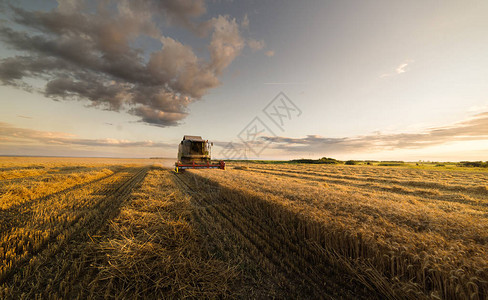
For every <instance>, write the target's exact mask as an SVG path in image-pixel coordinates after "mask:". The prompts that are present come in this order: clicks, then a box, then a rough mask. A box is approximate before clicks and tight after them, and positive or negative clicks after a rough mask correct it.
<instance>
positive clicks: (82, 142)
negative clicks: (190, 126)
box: [0, 122, 174, 148]
mask: <svg viewBox="0 0 488 300" xmlns="http://www.w3.org/2000/svg"><path fill="white" fill-rule="evenodd" d="M0 137H1V140H0V141H2V144H9V143H13V144H17V143H18V144H22V145H28V144H41V145H62V146H70V145H74V146H91V147H158V148H160V147H174V145H173V144H167V143H161V142H153V141H150V140H149V141H129V140H118V139H111V138H107V139H80V138H77V137H76V136H74V135H72V134H68V133H64V132H49V131H39V130H33V129H26V128H17V127H13V126H11V125H9V124H7V123H3V122H0Z"/></svg>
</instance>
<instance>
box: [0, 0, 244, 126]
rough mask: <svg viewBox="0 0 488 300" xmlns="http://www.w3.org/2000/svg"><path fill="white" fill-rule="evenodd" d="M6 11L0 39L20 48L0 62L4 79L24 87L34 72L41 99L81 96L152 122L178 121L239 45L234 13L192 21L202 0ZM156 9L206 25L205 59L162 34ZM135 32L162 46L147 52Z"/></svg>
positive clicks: (187, 22) (69, 3)
mask: <svg viewBox="0 0 488 300" xmlns="http://www.w3.org/2000/svg"><path fill="white" fill-rule="evenodd" d="M114 7H115V8H114ZM10 12H11V20H10V23H11V24H10V26H7V25H3V26H1V27H0V39H1V40H2V41H3V42H4V43H5V44H6V45H8V46H9V47H11V48H13V49H15V50H17V51H20V52H21V53H23V54H22V55H19V56H14V57H8V58H4V59H2V60H0V81H1V82H2V83H3V84H5V85H12V86H17V87H20V88H25V89H28V88H29V86H28V85H27V83H26V79H28V78H40V79H43V80H45V81H46V85H45V87H44V89H43V90H42V92H43V93H44V94H45V95H46V96H47V97H51V98H54V99H78V100H85V101H88V102H89V103H90V105H94V106H100V107H102V108H104V109H110V110H115V111H127V112H129V113H131V114H133V115H136V116H138V117H140V120H141V121H142V122H146V123H150V124H153V125H158V126H174V125H177V124H179V121H181V120H182V119H183V118H184V117H185V116H186V115H187V112H186V109H187V107H188V105H189V104H190V103H192V102H193V101H196V100H198V99H200V98H201V97H202V96H203V95H205V94H206V93H207V92H208V90H209V89H212V88H214V87H216V86H218V85H219V79H218V76H219V75H221V74H222V72H223V70H224V69H225V68H226V67H227V66H228V65H229V64H230V63H231V62H232V61H233V60H234V59H235V58H236V57H237V56H238V55H239V53H240V51H241V50H242V48H243V46H244V42H243V38H242V37H241V35H240V32H239V26H238V24H237V23H236V21H235V20H234V19H231V18H229V17H227V16H218V17H216V18H212V19H209V20H206V21H198V22H200V23H198V22H197V21H194V18H196V17H200V16H202V15H203V14H204V13H205V12H206V8H205V4H204V2H203V1H200V0H198V1H196V0H184V1H176V0H174V1H173V0H171V1H169V0H167V1H150V0H145V1H128V0H127V1H102V2H101V4H99V5H98V7H97V9H96V11H95V12H89V11H84V10H83V3H82V2H80V1H60V4H59V6H58V7H57V8H56V9H53V10H51V11H29V10H25V9H22V8H19V7H14V6H12V7H10ZM161 12H163V13H164V15H165V16H166V17H167V19H168V20H169V21H170V22H171V23H175V24H179V25H183V26H185V27H188V28H190V27H192V26H193V27H195V26H196V27H198V28H203V27H208V28H211V29H212V31H213V33H212V35H211V36H210V38H209V45H208V50H209V53H210V60H209V61H205V60H202V59H200V58H199V57H197V56H196V55H195V53H194V52H193V50H192V49H191V47H189V46H187V45H183V44H182V43H180V42H178V41H177V40H175V39H172V38H170V37H166V36H163V35H162V34H161V33H160V31H159V29H158V27H157V26H156V23H155V22H154V21H153V20H154V15H155V14H157V13H161ZM202 24H203V25H202ZM19 25H21V26H19ZM200 25H201V26H200ZM202 26H203V27H202ZM13 28H15V29H13ZM20 28H26V29H25V30H22V29H20ZM140 36H147V37H150V38H153V39H156V40H159V41H160V42H161V43H162V47H161V49H159V50H157V51H154V52H152V53H149V54H148V58H146V56H145V55H144V53H143V51H142V50H141V49H137V48H135V47H134V46H133V44H134V41H135V40H136V38H138V37H140Z"/></svg>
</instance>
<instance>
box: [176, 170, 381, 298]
mask: <svg viewBox="0 0 488 300" xmlns="http://www.w3.org/2000/svg"><path fill="white" fill-rule="evenodd" d="M174 178H175V181H176V182H177V183H178V184H179V185H180V187H181V188H182V190H184V191H185V192H187V193H188V194H190V195H191V196H192V201H193V204H194V207H195V210H194V213H193V216H194V219H195V221H196V222H197V223H198V224H199V225H200V226H199V227H200V228H201V230H202V231H204V232H205V233H206V235H207V236H208V237H209V239H210V240H211V241H210V242H211V243H213V244H214V245H215V247H216V250H215V251H216V252H217V253H219V254H220V255H221V256H223V257H224V258H225V259H227V260H232V259H233V258H236V257H243V256H244V257H245V258H244V259H242V261H245V263H243V264H246V265H247V267H248V268H252V269H253V270H252V271H253V272H254V274H253V275H252V276H254V277H257V278H266V280H269V283H266V282H264V283H263V282H261V284H269V285H271V286H268V287H267V288H268V292H269V293H270V294H267V295H254V296H278V297H292V298H296V297H312V298H316V299H319V298H324V299H337V298H355V299H367V298H374V297H375V295H374V293H373V294H371V292H370V293H369V296H366V295H368V292H367V290H366V289H365V287H363V286H361V284H360V283H359V282H357V281H355V280H354V279H353V278H352V277H351V276H348V275H347V274H341V273H340V272H339V271H338V270H336V268H335V267H334V266H332V265H330V264H328V262H327V260H326V259H325V256H324V259H320V257H321V256H322V255H321V254H320V253H319V252H320V251H321V250H320V247H317V245H315V244H314V243H312V242H309V241H307V240H304V239H300V238H298V239H295V240H293V239H288V237H289V234H287V233H288V232H287V230H288V228H286V227H287V226H286V225H285V226H284V224H280V223H278V222H274V220H273V218H272V217H271V216H269V217H264V218H263V216H262V215H263V214H262V212H261V211H256V210H258V209H259V204H258V205H256V203H255V202H262V201H266V200H264V199H256V198H254V199H249V196H248V195H243V194H240V193H239V192H236V191H232V190H228V189H226V188H224V187H221V186H219V185H218V183H216V182H213V181H210V180H206V179H205V178H202V177H200V176H198V175H195V174H191V173H189V172H188V173H185V174H175V176H174ZM229 195H232V196H231V197H229ZM246 199H249V200H250V201H246ZM253 202H254V203H253ZM317 258H319V259H317ZM250 265H252V266H250ZM246 275H248V276H251V275H249V274H243V276H246ZM254 279H256V278H254ZM251 280H252V279H251ZM261 288H262V287H261ZM376 296H377V295H376Z"/></svg>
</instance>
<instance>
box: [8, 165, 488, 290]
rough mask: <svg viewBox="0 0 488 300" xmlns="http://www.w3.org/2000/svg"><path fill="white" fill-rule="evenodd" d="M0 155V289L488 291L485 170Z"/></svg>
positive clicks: (487, 201)
mask: <svg viewBox="0 0 488 300" xmlns="http://www.w3.org/2000/svg"><path fill="white" fill-rule="evenodd" d="M171 163H172V160H158V159H151V160H150V159H147V160H136V159H134V160H130V159H101V158H97V159H79V158H21V157H15V158H5V157H4V158H0V248H1V249H2V251H0V298H2V299H4V298H7V299H18V298H26V299H33V298H36V297H41V298H76V297H80V298H88V297H95V298H128V297H130V298H132V297H143V298H182V297H190V298H222V297H224V298H225V297H230V298H269V297H275V298H315V299H316V298H326V299H337V298H345V299H385V298H389V299H429V298H431V299H486V298H487V297H488V173H487V172H483V171H477V170H473V169H469V168H466V169H465V168H459V167H456V169H454V170H449V169H447V168H446V167H443V166H441V167H428V168H420V167H417V166H400V167H396V166H367V165H352V166H346V165H310V164H262V163H247V162H239V163H236V162H234V163H228V164H227V170H225V171H222V170H192V171H187V172H184V173H181V174H174V173H173V172H172V171H171V169H170V166H171Z"/></svg>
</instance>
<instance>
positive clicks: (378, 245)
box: [194, 165, 488, 299]
mask: <svg viewBox="0 0 488 300" xmlns="http://www.w3.org/2000/svg"><path fill="white" fill-rule="evenodd" d="M287 167H288V168H289V170H285V171H279V168H278V167H276V166H270V168H269V169H270V170H266V169H267V168H266V167H265V166H263V165H246V166H245V167H242V166H241V167H238V168H239V169H243V170H229V171H228V172H226V174H225V176H222V175H223V174H222V173H217V172H203V171H198V172H194V173H195V174H198V176H201V177H202V178H203V179H202V180H212V181H215V182H216V183H218V185H220V186H223V187H226V188H228V189H230V190H233V191H235V193H237V192H245V193H247V194H251V195H254V197H259V198H260V199H262V200H263V201H267V202H269V203H274V205H276V206H277V207H278V208H275V210H274V212H277V211H279V210H280V209H281V210H285V211H288V212H293V213H295V215H298V216H300V218H301V219H302V221H303V222H304V224H301V225H300V226H303V227H304V228H305V229H304V231H303V232H301V233H300V234H303V237H302V238H303V239H305V240H307V239H308V240H314V241H316V243H317V244H318V245H320V246H321V247H323V248H324V249H326V250H328V251H329V252H331V251H332V252H333V253H335V254H337V255H338V256H339V257H340V258H343V259H345V260H347V261H349V262H352V264H353V265H355V267H354V268H353V269H355V272H357V273H358V276H357V278H358V279H360V280H365V281H366V283H365V284H369V285H370V286H375V285H377V284H379V285H380V286H376V287H375V288H376V289H378V290H379V289H381V290H382V291H383V293H384V295H386V296H391V297H401V296H402V297H410V298H418V297H420V296H421V295H424V297H433V298H436V297H441V298H446V299H449V298H452V299H457V298H474V299H484V298H485V297H486V293H487V282H486V279H487V278H488V264H487V260H486V257H487V255H486V254H487V253H486V252H487V251H486V250H487V241H488V234H487V233H486V229H487V228H488V220H487V218H486V200H485V192H484V190H483V188H482V187H483V186H482V185H479V186H477V187H475V188H474V189H472V190H470V189H466V188H463V189H454V188H452V186H455V185H456V182H450V181H444V182H435V183H436V185H435V188H437V189H439V190H441V188H442V187H446V188H445V189H444V191H441V192H439V191H438V193H433V194H430V193H426V191H435V188H430V189H427V185H425V186H422V185H421V184H420V183H421V182H422V181H421V179H418V180H417V179H415V180H412V179H411V178H410V177H408V176H407V177H408V180H403V181H401V180H399V179H391V178H390V177H391V173H393V172H392V171H391V170H388V169H387V171H388V173H389V174H386V175H385V177H383V176H382V175H383V174H382V173H381V172H382V171H383V170H385V169H384V168H378V167H377V168H368V169H370V170H368V171H369V172H371V171H375V172H376V178H371V174H367V175H364V173H366V172H364V171H365V170H364V169H365V168H356V167H351V168H344V169H343V170H342V172H341V173H340V174H335V175H334V174H325V175H324V174H318V175H317V174H312V175H307V174H305V173H306V172H304V171H303V170H302V169H301V168H300V167H296V166H295V168H296V170H295V173H293V170H292V169H291V168H292V167H289V166H287ZM284 169H285V168H284ZM317 169H318V168H317ZM356 170H357V171H356ZM323 171H324V170H316V172H319V173H320V172H323ZM331 171H332V172H331ZM404 171H410V170H408V169H407V170H404ZM356 172H358V173H363V175H360V174H355V173H356ZM369 172H368V173H369ZM395 172H396V173H399V174H400V173H401V169H400V168H398V170H396V171H395ZM324 173H334V172H333V169H331V168H327V170H325V172H324ZM433 173H435V172H433ZM463 174H464V175H465V176H466V177H467V178H464V180H469V176H484V174H476V173H463ZM331 175H334V176H331ZM431 175H432V174H431ZM436 175H437V174H433V175H432V177H435V176H436ZM344 177H346V178H344ZM443 177H444V178H446V177H447V176H444V175H443ZM375 179H377V180H375ZM393 180H396V184H397V185H399V186H403V188H406V190H402V189H398V188H397V189H391V190H390V189H388V188H387V187H388V186H389V185H391V184H392V183H391V182H392V181H393ZM411 182H414V184H413V185H412V184H411ZM371 184H374V185H379V187H380V188H376V189H375V188H373V186H371ZM402 184H403V185H402ZM428 185H429V186H430V184H428ZM417 186H422V187H421V188H420V190H419V191H416V190H415V189H418V188H417ZM454 190H457V192H458V193H460V194H462V195H465V196H466V195H467V196H468V200H470V201H461V199H458V200H459V201H454V202H450V201H445V200H448V199H447V198H445V199H442V197H444V196H445V197H448V195H449V192H452V191H454ZM439 198H440V199H439ZM293 218H294V215H293V214H292V215H291V217H290V220H289V222H286V221H283V223H285V224H286V223H293V222H294V221H293ZM295 224H296V225H298V224H300V223H295ZM289 238H292V237H289ZM295 238H297V237H295ZM317 259H319V258H317ZM368 266H369V267H368ZM367 270H370V271H371V270H372V271H374V272H372V273H371V272H369V271H367Z"/></svg>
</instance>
